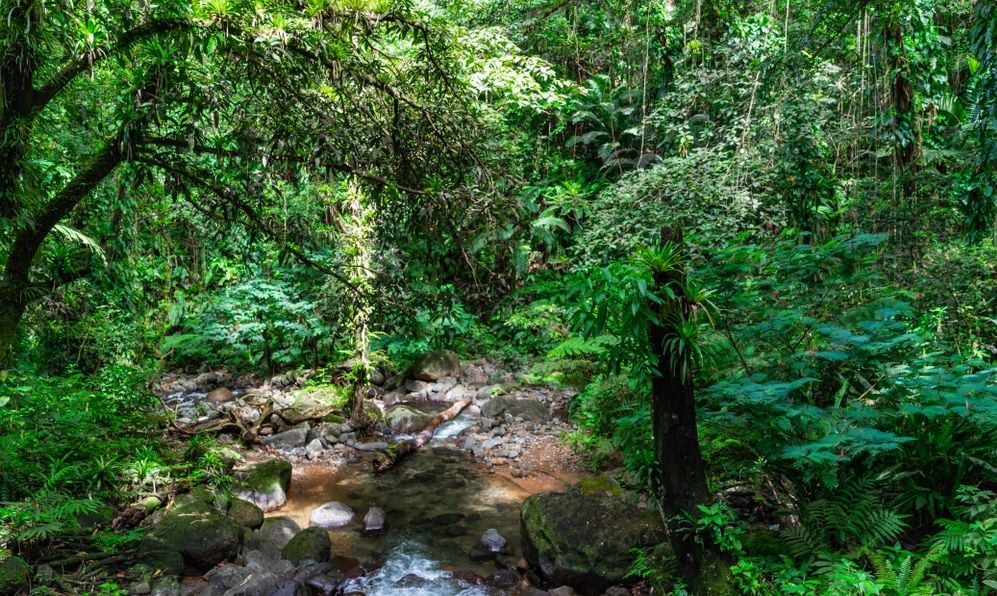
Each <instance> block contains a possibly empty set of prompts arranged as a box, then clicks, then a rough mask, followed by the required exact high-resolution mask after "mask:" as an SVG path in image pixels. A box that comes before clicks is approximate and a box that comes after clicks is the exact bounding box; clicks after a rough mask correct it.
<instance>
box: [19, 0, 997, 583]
mask: <svg viewBox="0 0 997 596" xmlns="http://www.w3.org/2000/svg"><path fill="white" fill-rule="evenodd" d="M0 7H2V8H3V10H2V13H0V14H3V15H5V16H4V18H3V19H0V84H2V87H0V156H2V167H3V171H2V176H0V231H2V234H0V262H2V263H3V265H4V271H3V277H2V280H0V368H2V369H4V372H2V373H0V552H2V551H3V550H4V549H7V550H11V551H20V552H26V553H30V552H32V551H34V550H37V549H43V548H44V547H45V544H46V540H48V539H51V538H52V537H53V536H55V535H57V534H59V533H60V532H72V531H75V528H76V525H77V521H76V518H77V515H78V514H80V513H83V512H92V511H94V510H95V508H96V507H97V503H98V501H106V502H115V503H125V502H127V501H129V500H130V499H134V498H136V497H138V496H139V495H141V494H144V492H145V491H146V490H147V489H150V488H151V489H152V490H155V488H154V487H153V484H154V483H157V482H160V481H164V480H166V479H167V478H169V479H171V480H178V479H187V480H193V481H195V482H197V481H203V480H205V476H212V478H211V479H212V480H216V481H222V480H220V479H218V478H214V477H213V474H214V473H215V472H216V471H217V470H218V469H219V468H218V465H217V461H216V460H217V456H216V455H215V453H214V452H213V451H212V450H210V449H208V448H207V447H206V446H205V445H203V444H196V443H195V444H192V445H190V446H189V449H191V450H192V451H190V452H189V453H187V454H186V455H187V456H188V457H186V458H184V457H183V456H182V454H178V453H176V452H175V450H171V448H170V447H168V446H167V445H166V444H165V443H164V442H161V441H160V440H159V439H158V437H160V435H161V434H162V433H161V432H160V431H161V425H162V423H163V420H160V419H159V418H158V417H157V416H156V415H154V414H152V412H154V411H155V406H156V405H157V404H156V402H155V400H154V399H153V398H152V397H151V394H150V392H149V390H148V388H147V386H146V383H147V381H148V380H150V379H152V378H154V377H155V376H156V375H160V374H162V373H164V372H166V371H169V370H178V369H180V370H185V371H188V372H203V371H206V370H213V369H227V370H230V371H232V372H236V373H253V374H260V375H263V374H272V373H277V372H280V371H285V370H292V369H301V368H309V369H318V370H322V369H324V368H325V367H329V366H332V365H335V364H337V363H339V362H342V361H344V360H347V359H348V358H350V357H353V356H356V355H358V352H361V351H367V350H370V351H371V354H373V356H372V357H373V358H374V360H376V361H377V362H378V363H379V364H382V365H384V366H386V367H387V368H393V369H397V370H401V369H403V368H404V367H405V366H407V365H408V364H409V363H410V362H411V361H412V360H413V359H414V358H415V357H416V356H417V355H418V354H420V353H421V352H424V351H425V350H427V349H430V348H444V347H445V348H452V349H455V350H457V351H458V352H460V353H461V354H462V355H464V356H468V357H477V356H489V357H493V358H496V359H499V360H502V361H504V362H505V363H508V364H515V365H519V366H523V367H526V368H528V371H529V372H528V374H527V380H530V381H536V382H553V383H559V384H563V385H566V386H573V387H577V388H578V395H577V396H576V397H575V398H574V399H573V401H572V405H571V412H570V414H571V416H572V419H573V421H574V423H575V424H576V426H577V430H576V431H575V432H574V433H572V434H571V435H570V436H569V437H566V440H569V441H571V442H572V443H573V444H574V445H575V446H576V447H577V448H578V449H579V450H582V451H583V452H585V453H586V454H587V455H588V456H589V460H590V462H591V464H592V466H593V467H597V468H598V467H612V466H615V465H617V464H618V465H620V466H622V467H623V469H624V471H625V474H624V480H625V482H626V484H627V485H628V488H630V489H633V490H635V491H638V492H641V491H644V492H646V491H648V490H650V489H651V487H652V486H653V485H654V482H655V478H656V474H658V471H657V470H656V465H657V464H656V461H655V457H654V451H653V446H654V440H653V436H652V428H651V399H650V397H651V383H652V379H653V378H654V375H655V374H656V372H655V367H656V365H657V363H658V356H659V354H655V353H654V351H653V350H652V349H651V347H650V346H651V344H650V340H649V338H648V335H647V328H648V323H649V322H652V323H653V322H659V323H661V322H662V321H663V317H662V307H661V306H662V303H663V301H666V300H667V298H669V297H668V296H663V294H662V288H655V287H654V284H653V274H654V272H655V271H656V270H658V271H660V270H661V269H662V268H663V267H664V265H663V263H662V259H667V258H670V257H669V256H668V255H669V254H673V256H674V255H677V254H681V259H680V260H681V262H682V266H683V267H684V268H686V269H687V271H688V274H689V278H688V281H687V284H686V285H685V286H683V288H682V289H681V293H682V295H683V296H684V297H685V298H686V299H688V301H689V303H690V304H693V305H695V307H694V308H695V313H694V314H695V316H690V317H684V318H682V319H681V320H673V321H671V322H670V323H669V324H672V326H673V330H674V334H673V335H672V336H671V339H670V341H674V342H679V343H680V344H681V345H680V346H677V348H678V352H679V353H681V354H684V355H686V357H685V358H683V359H681V361H677V362H675V363H673V367H674V368H675V369H676V370H678V369H681V372H682V375H683V376H685V375H686V374H689V375H691V376H692V377H693V378H694V380H695V385H696V389H697V391H698V394H697V395H698V402H697V407H698V411H699V412H698V413H699V420H700V440H701V442H702V445H703V455H704V457H705V459H706V463H707V468H708V474H709V480H710V484H711V489H712V491H713V492H715V493H722V492H723V491H724V490H725V489H732V488H738V489H747V490H749V491H750V493H751V494H752V495H753V499H754V506H755V510H756V513H755V514H752V515H745V512H744V511H740V510H739V511H737V512H734V511H732V510H730V509H728V508H726V507H725V506H724V505H723V504H722V502H719V503H704V504H703V505H702V509H701V511H700V512H699V513H696V515H692V516H690V518H689V526H690V531H691V532H695V533H697V536H699V537H700V538H702V539H703V540H706V541H707V542H711V543H713V544H716V545H719V546H720V547H722V549H723V550H724V551H725V552H726V554H727V556H729V557H730V559H731V562H732V563H733V566H732V577H733V581H734V583H735V585H736V587H737V590H739V591H740V592H742V593H745V594H779V593H793V594H827V593H832V594H834V593H861V594H896V595H900V594H931V593H958V594H986V593H990V592H992V591H994V590H997V511H995V505H994V503H995V502H997V501H995V493H997V470H995V465H997V244H995V240H997V227H995V216H997V181H995V179H994V170H995V167H997V50H995V47H997V32H995V30H997V4H995V3H994V2H993V0H975V1H970V0H960V1H942V0H916V1H900V0H867V1H863V2H847V1H843V0H800V1H798V2H795V3H794V2H788V1H787V2H785V3H775V2H762V1H760V0H759V1H754V0H751V1H742V2H733V1H727V0H697V1H695V2H693V1H684V0H682V1H680V0H676V1H674V2H672V1H670V0H668V1H665V0H662V1H657V0H656V1H652V2H632V1H631V0H598V1H595V0H568V1H561V0H514V1H508V0H454V1H448V2H435V1H431V0H416V1H408V0H405V1H392V0H385V1H380V0H369V1H368V0H355V1H354V0H350V1H342V2H339V1H335V0H314V1H310V2H307V3H294V2H284V1H280V0H272V1H271V0H267V1H259V2H228V1H220V0H218V1H216V0H212V1H203V2H199V1H189V0H170V1H168V2H160V3H153V4H150V3H147V2H127V1H109V0H108V1H103V0H100V1H94V2H88V3H78V2H72V1H69V0H56V1H54V2H52V1H46V2H42V1H41V0H2V1H0ZM664 228H676V229H682V230H683V232H684V236H685V245H686V246H684V247H673V248H674V252H669V251H666V250H664V249H663V248H662V247H660V246H659V245H658V240H659V238H660V237H661V231H662V229H664ZM669 266H671V265H669ZM671 291H672V294H675V292H676V291H677V290H675V288H672V290H671ZM671 297H672V298H674V296H671ZM361 330H362V332H361ZM361 337H362V339H359V338H361ZM368 355H370V354H366V353H365V356H368ZM154 437H155V439H154ZM198 440H201V439H198ZM693 513H695V512H693ZM768 523H778V524H779V528H780V530H779V532H780V533H779V535H776V536H773V535H772V532H771V531H768V530H765V529H764V528H763V526H765V525H766V524H768ZM110 540H112V541H113V539H110ZM655 565H656V563H655V562H654V561H653V560H652V558H650V557H644V556H641V557H640V558H639V559H638V565H637V567H636V569H637V571H638V572H639V573H640V574H641V575H642V576H643V577H645V578H646V579H647V580H648V581H649V582H650V583H655V584H659V585H660V587H661V588H662V589H665V590H671V591H674V593H682V591H683V589H684V588H683V587H682V583H681V581H679V582H678V583H676V580H677V579H679V578H676V577H674V576H673V574H674V570H673V569H664V568H659V567H656V566H655Z"/></svg>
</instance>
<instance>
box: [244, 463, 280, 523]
mask: <svg viewBox="0 0 997 596" xmlns="http://www.w3.org/2000/svg"><path fill="white" fill-rule="evenodd" d="M235 477H236V481H237V484H236V496H238V497H239V498H240V499H245V500H246V501H249V502H250V503H254V504H255V505H256V506H257V507H259V508H260V509H262V510H263V511H273V510H274V509H278V508H280V507H283V506H284V503H286V502H287V491H288V489H289V488H290V487H291V464H290V462H286V461H284V460H280V459H273V460H269V461H264V462H260V463H258V464H254V465H252V466H249V467H247V468H245V469H242V470H237V471H236V473H235Z"/></svg>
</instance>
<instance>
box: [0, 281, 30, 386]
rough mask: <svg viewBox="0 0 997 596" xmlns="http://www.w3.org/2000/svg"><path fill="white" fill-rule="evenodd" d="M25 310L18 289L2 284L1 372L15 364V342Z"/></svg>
mask: <svg viewBox="0 0 997 596" xmlns="http://www.w3.org/2000/svg"><path fill="white" fill-rule="evenodd" d="M25 308H26V305H25V303H24V301H23V300H21V299H20V298H19V296H18V292H17V289H16V288H9V287H6V285H3V284H2V282H0V370H4V369H7V368H9V367H10V366H11V365H13V363H14V340H15V339H16V338H17V327H18V325H20V323H21V317H23V316H24V310H25Z"/></svg>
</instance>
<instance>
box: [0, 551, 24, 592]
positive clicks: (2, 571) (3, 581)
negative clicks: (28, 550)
mask: <svg viewBox="0 0 997 596" xmlns="http://www.w3.org/2000/svg"><path fill="white" fill-rule="evenodd" d="M30 578H31V566H30V565H28V564H27V563H26V562H25V561H24V559H22V558H20V557H11V558H9V559H7V560H6V561H4V562H3V563H0V595H3V596H6V595H8V594H10V595H13V594H17V593H18V592H19V591H20V590H21V588H23V587H25V586H27V585H28V580H29V579H30Z"/></svg>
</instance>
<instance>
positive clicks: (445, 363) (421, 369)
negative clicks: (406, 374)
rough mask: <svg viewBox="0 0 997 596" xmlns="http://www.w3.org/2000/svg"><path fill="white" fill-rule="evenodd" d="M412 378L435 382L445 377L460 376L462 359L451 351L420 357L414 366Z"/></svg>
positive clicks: (436, 352) (430, 353)
mask: <svg viewBox="0 0 997 596" xmlns="http://www.w3.org/2000/svg"><path fill="white" fill-rule="evenodd" d="M411 376H412V378H414V379H419V380H420V381H427V382H433V381H438V380H440V379H441V378H443V377H457V376H460V359H459V358H458V357H457V354H454V353H453V352H451V351H450V350H438V351H435V352H429V353H428V354H423V355H422V356H420V357H419V358H418V359H417V360H416V361H415V363H414V364H413V365H412V371H411Z"/></svg>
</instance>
